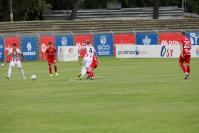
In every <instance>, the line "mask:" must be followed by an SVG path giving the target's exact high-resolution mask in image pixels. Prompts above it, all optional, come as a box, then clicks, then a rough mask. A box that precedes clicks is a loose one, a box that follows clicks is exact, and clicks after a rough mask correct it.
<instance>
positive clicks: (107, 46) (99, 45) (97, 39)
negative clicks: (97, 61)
mask: <svg viewBox="0 0 199 133" xmlns="http://www.w3.org/2000/svg"><path fill="white" fill-rule="evenodd" d="M94 47H95V49H96V51H97V55H100V56H101V55H102V56H113V53H114V51H113V34H110V33H107V34H95V35H94Z"/></svg>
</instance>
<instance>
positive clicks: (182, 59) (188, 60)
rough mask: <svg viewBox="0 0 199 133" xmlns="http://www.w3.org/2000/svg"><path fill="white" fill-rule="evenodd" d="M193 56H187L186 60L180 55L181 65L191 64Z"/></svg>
mask: <svg viewBox="0 0 199 133" xmlns="http://www.w3.org/2000/svg"><path fill="white" fill-rule="evenodd" d="M190 60H191V55H185V56H184V58H183V57H182V56H181V55H180V58H179V63H188V64H190Z"/></svg>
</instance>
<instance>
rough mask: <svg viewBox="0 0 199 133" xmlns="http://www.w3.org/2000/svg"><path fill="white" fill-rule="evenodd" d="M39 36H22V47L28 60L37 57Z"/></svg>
mask: <svg viewBox="0 0 199 133" xmlns="http://www.w3.org/2000/svg"><path fill="white" fill-rule="evenodd" d="M36 45H37V38H36V37H34V36H28V37H27V36H26V37H25V36H23V37H21V48H22V52H23V55H24V57H25V59H26V60H29V61H32V60H36V59H37V57H38V56H37V46H36Z"/></svg>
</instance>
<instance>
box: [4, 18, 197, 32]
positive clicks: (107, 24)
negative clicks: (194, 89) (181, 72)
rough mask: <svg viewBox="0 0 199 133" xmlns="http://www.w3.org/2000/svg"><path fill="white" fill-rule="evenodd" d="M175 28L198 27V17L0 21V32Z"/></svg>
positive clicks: (116, 30) (114, 30)
mask: <svg viewBox="0 0 199 133" xmlns="http://www.w3.org/2000/svg"><path fill="white" fill-rule="evenodd" d="M175 29H185V30H188V29H192V30H193V29H199V18H189V19H162V20H152V19H150V20H74V21H70V20H48V21H21V22H1V23H0V33H35V32H48V33H49V32H53V33H63V32H64V33H69V32H73V33H81V32H107V31H112V32H118V31H142V30H144V31H150V30H175Z"/></svg>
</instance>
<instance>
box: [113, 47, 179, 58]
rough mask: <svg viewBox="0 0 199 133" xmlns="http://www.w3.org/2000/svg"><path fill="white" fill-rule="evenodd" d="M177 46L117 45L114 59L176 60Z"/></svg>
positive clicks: (177, 54)
mask: <svg viewBox="0 0 199 133" xmlns="http://www.w3.org/2000/svg"><path fill="white" fill-rule="evenodd" d="M179 55H180V47H179V45H117V46H116V58H178V57H179Z"/></svg>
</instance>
